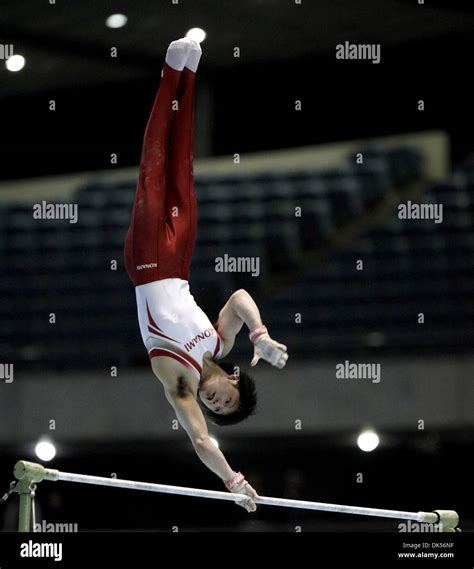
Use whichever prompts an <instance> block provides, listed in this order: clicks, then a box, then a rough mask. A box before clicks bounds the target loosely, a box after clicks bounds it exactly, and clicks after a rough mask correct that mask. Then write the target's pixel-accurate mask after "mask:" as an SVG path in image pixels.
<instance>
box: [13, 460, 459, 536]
mask: <svg viewBox="0 0 474 569" xmlns="http://www.w3.org/2000/svg"><path fill="white" fill-rule="evenodd" d="M14 472H15V476H16V478H17V479H18V480H30V481H36V482H40V481H41V480H51V481H58V480H59V481H62V482H76V483H79V484H93V485H96V486H109V487H112V488H125V489H128V490H142V491H145V492H160V493H162V494H178V495H181V496H193V497H196V498H211V499H215V500H230V501H233V502H238V501H240V500H243V499H245V497H246V496H244V495H241V494H231V493H229V492H219V491H216V490H204V489H200V488H188V487H185V486H169V485H167V484H154V483H151V482H135V481H133V480H122V479H120V478H106V477H102V476H89V475H87V474H73V473H71V472H61V471H59V470H54V469H50V468H44V467H43V466H42V465H40V464H35V463H32V462H27V461H24V460H21V461H19V462H17V464H16V465H15V471H14ZM254 501H255V502H256V503H257V504H263V505H266V506H280V507H283V508H298V509H304V510H316V511H321V512H336V513H340V514H351V515H359V516H375V517H380V518H395V519H398V520H414V521H417V522H422V523H430V524H437V523H440V524H441V525H442V527H443V531H454V528H456V526H457V524H458V522H459V516H458V515H457V513H456V512H454V511H453V510H435V511H434V512H405V511H400V510H385V509H380V508H363V507H358V506H343V505H341V504H326V503H323V502H309V501H306V500H290V499H286V498H269V497H267V496H259V497H258V498H255V500H254Z"/></svg>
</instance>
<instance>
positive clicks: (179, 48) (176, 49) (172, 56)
mask: <svg viewBox="0 0 474 569" xmlns="http://www.w3.org/2000/svg"><path fill="white" fill-rule="evenodd" d="M190 51H191V40H189V39H188V38H181V39H179V40H176V41H172V42H171V43H170V45H169V47H168V51H167V52H166V59H165V61H166V63H167V64H168V65H169V66H170V67H172V68H173V69H176V71H182V70H183V69H184V66H185V64H186V60H187V59H188V55H189V52H190Z"/></svg>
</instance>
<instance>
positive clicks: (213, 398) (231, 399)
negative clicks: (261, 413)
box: [198, 362, 257, 426]
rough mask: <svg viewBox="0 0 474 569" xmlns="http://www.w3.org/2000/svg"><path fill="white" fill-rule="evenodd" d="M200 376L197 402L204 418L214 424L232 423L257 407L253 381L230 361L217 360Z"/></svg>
mask: <svg viewBox="0 0 474 569" xmlns="http://www.w3.org/2000/svg"><path fill="white" fill-rule="evenodd" d="M213 367H214V369H213V372H212V373H211V374H210V375H208V376H207V377H205V378H203V379H201V383H200V386H199V392H198V396H199V403H200V405H201V409H202V411H203V413H204V416H205V417H206V419H208V420H209V421H210V422H211V423H214V424H215V425H219V426H224V425H234V424H235V423H240V422H241V421H243V420H244V419H246V418H247V417H249V416H250V415H252V414H253V413H254V411H255V408H256V406H257V391H256V389H255V381H254V380H253V378H252V377H250V375H248V374H247V373H246V372H244V371H242V370H241V369H240V368H239V367H238V366H236V365H235V364H233V363H230V362H219V364H218V365H217V364H216V365H215V366H213Z"/></svg>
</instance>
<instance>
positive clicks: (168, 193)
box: [125, 63, 197, 286]
mask: <svg viewBox="0 0 474 569" xmlns="http://www.w3.org/2000/svg"><path fill="white" fill-rule="evenodd" d="M195 79H196V75H195V73H193V72H192V71H190V70H189V69H188V68H187V67H185V68H184V69H183V71H176V70H175V69H173V68H172V67H170V66H169V65H168V64H167V63H165V64H164V68H163V76H162V79H161V83H160V87H159V89H158V94H157V95H156V99H155V103H154V105H153V109H152V111H151V115H150V118H149V121H148V125H147V127H146V131H145V137H144V141H143V148H142V155H141V160H140V171H139V176H138V186H137V191H136V194H135V201H134V204H133V211H132V218H131V222H130V227H129V229H128V232H127V236H126V238H125V267H126V269H127V273H128V276H129V277H130V280H131V281H132V283H133V284H134V285H135V286H139V285H142V284H146V283H150V282H153V281H157V280H161V279H168V278H179V279H183V280H186V281H187V280H189V268H190V265H191V259H192V254H193V251H194V246H195V241H196V227H197V208H196V196H195V193H194V175H193V143H194V91H195Z"/></svg>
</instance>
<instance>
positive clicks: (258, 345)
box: [250, 332, 288, 369]
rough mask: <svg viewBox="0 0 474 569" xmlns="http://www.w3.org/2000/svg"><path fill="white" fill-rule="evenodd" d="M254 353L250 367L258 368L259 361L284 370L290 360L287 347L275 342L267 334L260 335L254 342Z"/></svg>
mask: <svg viewBox="0 0 474 569" xmlns="http://www.w3.org/2000/svg"><path fill="white" fill-rule="evenodd" d="M253 343H254V353H253V359H252V361H251V362H250V365H251V366H252V367H253V366H256V365H257V363H258V360H265V361H266V362H268V363H270V364H272V366H275V367H277V368H278V369H282V368H284V367H285V365H286V362H287V360H288V353H287V347H286V346H285V345H284V344H279V343H278V342H275V340H273V339H272V338H270V336H269V335H268V333H267V332H264V333H263V334H260V335H259V336H257V337H256V338H255V339H254V340H253Z"/></svg>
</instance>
